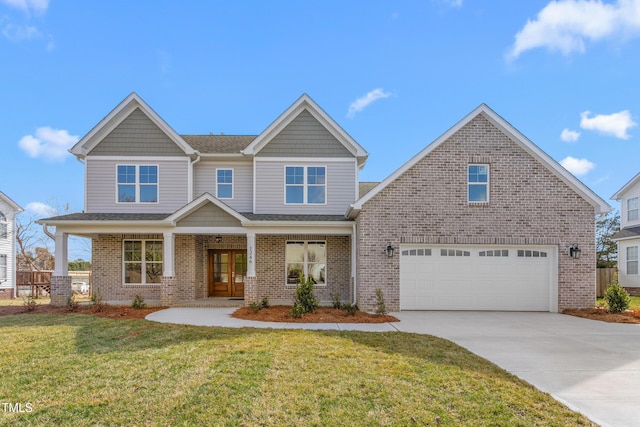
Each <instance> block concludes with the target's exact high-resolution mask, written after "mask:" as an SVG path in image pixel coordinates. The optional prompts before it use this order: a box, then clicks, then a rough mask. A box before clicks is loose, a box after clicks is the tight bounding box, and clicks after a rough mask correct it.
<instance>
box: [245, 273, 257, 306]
mask: <svg viewBox="0 0 640 427" xmlns="http://www.w3.org/2000/svg"><path fill="white" fill-rule="evenodd" d="M252 302H258V278H257V277H245V278H244V305H245V306H248V305H249V304H251V303H252Z"/></svg>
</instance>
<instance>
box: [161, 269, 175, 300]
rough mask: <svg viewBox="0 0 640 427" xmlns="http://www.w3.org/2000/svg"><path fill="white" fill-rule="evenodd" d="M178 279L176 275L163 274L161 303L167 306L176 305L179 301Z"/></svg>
mask: <svg viewBox="0 0 640 427" xmlns="http://www.w3.org/2000/svg"><path fill="white" fill-rule="evenodd" d="M177 284H178V281H177V279H176V277H175V276H162V281H161V282H160V304H162V305H164V306H166V307H172V306H174V305H176V303H177V301H178V295H177V294H176V291H177Z"/></svg>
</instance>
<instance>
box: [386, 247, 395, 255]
mask: <svg viewBox="0 0 640 427" xmlns="http://www.w3.org/2000/svg"><path fill="white" fill-rule="evenodd" d="M394 250H395V249H394V247H393V246H391V244H388V245H387V248H386V249H385V253H386V254H387V257H389V258H393V251H394Z"/></svg>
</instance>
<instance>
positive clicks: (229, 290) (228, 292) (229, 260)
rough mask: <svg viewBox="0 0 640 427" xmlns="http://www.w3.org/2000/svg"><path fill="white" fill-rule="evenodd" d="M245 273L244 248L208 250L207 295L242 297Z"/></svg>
mask: <svg viewBox="0 0 640 427" xmlns="http://www.w3.org/2000/svg"><path fill="white" fill-rule="evenodd" d="M246 274H247V251H246V250H226V249H223V250H220V249H216V250H211V251H209V296H210V297H238V298H242V297H244V278H245V276H246Z"/></svg>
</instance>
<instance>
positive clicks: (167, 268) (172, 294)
mask: <svg viewBox="0 0 640 427" xmlns="http://www.w3.org/2000/svg"><path fill="white" fill-rule="evenodd" d="M163 237H164V241H163V242H162V279H161V282H160V303H161V304H162V305H164V306H167V307H171V306H173V305H176V302H177V301H178V295H177V292H176V291H177V280H176V273H175V235H174V234H173V233H164V234H163Z"/></svg>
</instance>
